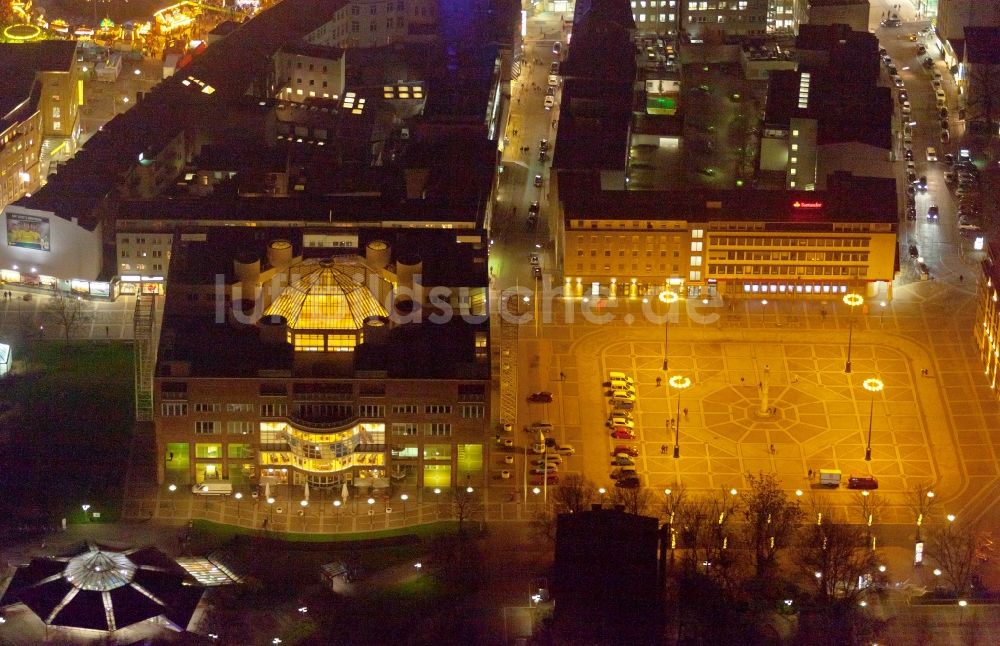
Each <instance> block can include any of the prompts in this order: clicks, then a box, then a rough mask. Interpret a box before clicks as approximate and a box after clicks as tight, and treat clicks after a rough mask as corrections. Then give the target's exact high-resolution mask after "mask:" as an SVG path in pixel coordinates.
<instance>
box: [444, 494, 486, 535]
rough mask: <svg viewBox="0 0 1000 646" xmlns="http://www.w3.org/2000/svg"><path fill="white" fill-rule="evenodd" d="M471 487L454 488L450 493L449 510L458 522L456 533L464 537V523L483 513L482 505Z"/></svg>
mask: <svg viewBox="0 0 1000 646" xmlns="http://www.w3.org/2000/svg"><path fill="white" fill-rule="evenodd" d="M470 489H472V487H455V488H454V489H453V490H452V492H451V508H452V511H453V512H454V514H455V519H456V520H457V521H458V533H459V535H461V536H464V535H465V522H466V521H468V520H471V519H473V518H475V517H476V516H478V515H480V514H482V513H483V503H482V501H481V500H480V499H479V495H478V494H477V493H476V491H475V490H474V489H473V490H471V491H470Z"/></svg>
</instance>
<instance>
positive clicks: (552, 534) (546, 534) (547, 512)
mask: <svg viewBox="0 0 1000 646" xmlns="http://www.w3.org/2000/svg"><path fill="white" fill-rule="evenodd" d="M528 527H529V528H530V529H531V533H532V534H533V535H534V536H536V537H538V538H543V539H545V540H547V541H549V542H550V543H553V544H555V542H556V514H555V512H553V511H552V508H551V507H542V508H540V509H537V510H535V512H534V513H533V514H532V515H531V520H530V521H529V522H528Z"/></svg>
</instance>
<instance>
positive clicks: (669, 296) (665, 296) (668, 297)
mask: <svg viewBox="0 0 1000 646" xmlns="http://www.w3.org/2000/svg"><path fill="white" fill-rule="evenodd" d="M657 298H658V299H659V300H660V302H661V303H663V304H664V305H666V306H667V316H666V318H664V319H663V371H664V372H666V371H667V368H668V365H669V354H670V306H671V305H673V304H674V303H676V302H677V301H678V300H680V296H678V295H677V294H676V293H675V292H672V291H670V290H669V289H665V290H663V291H662V292H660V295H659V296H658V297H657Z"/></svg>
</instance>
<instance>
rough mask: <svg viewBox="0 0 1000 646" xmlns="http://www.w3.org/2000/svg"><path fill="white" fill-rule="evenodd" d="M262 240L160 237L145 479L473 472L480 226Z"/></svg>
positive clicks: (424, 482) (432, 478)
mask: <svg viewBox="0 0 1000 646" xmlns="http://www.w3.org/2000/svg"><path fill="white" fill-rule="evenodd" d="M277 235H278V233H277V232H276V230H274V229H271V230H268V231H260V230H251V229H230V228H219V229H213V230H211V231H208V232H206V233H204V234H202V235H197V236H195V235H188V236H183V237H181V238H180V239H178V240H177V241H176V242H175V243H174V248H173V253H172V255H171V260H170V263H171V285H170V290H169V291H168V292H167V296H166V298H167V300H166V304H165V313H164V321H163V329H162V334H161V337H160V343H159V357H158V361H157V368H156V374H155V378H154V387H153V392H154V410H155V413H154V419H155V427H156V451H157V464H158V474H157V475H158V482H159V483H161V484H177V485H179V486H183V485H189V484H191V483H201V482H204V481H211V480H215V479H226V480H229V481H231V482H232V483H233V484H234V486H235V487H236V488H237V490H239V489H240V488H249V487H251V486H254V485H257V484H289V485H305V484H306V483H308V484H309V486H310V487H316V488H336V490H337V491H339V489H340V487H342V486H343V485H344V484H345V483H352V484H353V485H354V486H359V487H370V488H372V489H374V490H377V489H380V488H387V487H389V486H397V487H403V488H404V489H411V490H416V489H419V488H421V487H429V488H437V487H440V488H447V487H450V486H452V485H455V484H463V485H464V484H465V483H469V484H472V485H478V484H482V482H483V474H484V462H483V460H484V442H485V438H487V436H488V435H489V433H488V429H489V419H490V415H489V398H488V394H489V375H490V371H489V369H490V365H489V360H488V357H489V348H488V337H489V334H488V317H487V312H488V309H487V303H486V298H487V293H486V290H487V285H488V279H487V263H486V247H487V245H486V244H485V241H484V234H483V233H482V232H481V231H478V232H475V234H473V233H471V232H464V233H456V232H448V231H434V230H427V231H397V232H389V231H385V230H374V231H372V232H368V233H364V234H362V240H361V246H360V248H359V249H358V250H344V251H343V252H341V253H336V254H333V253H331V252H330V251H329V250H311V249H310V248H308V247H303V245H302V233H301V231H298V230H294V229H289V230H287V231H285V232H283V235H284V237H276V236H277ZM234 250H235V251H234ZM303 252H305V253H303ZM432 290H433V292H434V296H433V298H431V296H430V294H431V292H432Z"/></svg>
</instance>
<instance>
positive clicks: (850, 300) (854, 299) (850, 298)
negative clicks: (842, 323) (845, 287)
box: [844, 292, 865, 374]
mask: <svg viewBox="0 0 1000 646" xmlns="http://www.w3.org/2000/svg"><path fill="white" fill-rule="evenodd" d="M844 302H845V303H847V304H848V305H850V307H851V314H850V316H848V318H847V363H845V364H844V372H845V373H847V374H851V342H852V341H853V338H854V308H855V307H857V306H858V305H861V304H862V303H864V302H865V299H864V298H863V297H862V296H861V294H855V293H853V292H852V293H850V294H844Z"/></svg>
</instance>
